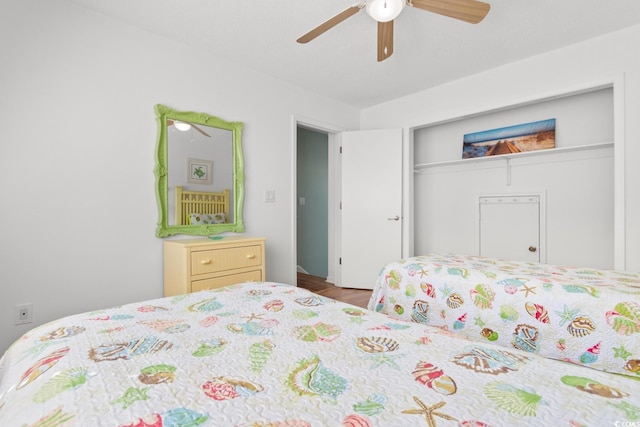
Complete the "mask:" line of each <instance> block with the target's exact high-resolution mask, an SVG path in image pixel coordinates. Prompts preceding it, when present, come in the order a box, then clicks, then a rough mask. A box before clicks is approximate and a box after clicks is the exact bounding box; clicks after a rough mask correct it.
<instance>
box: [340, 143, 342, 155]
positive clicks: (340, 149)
mask: <svg viewBox="0 0 640 427" xmlns="http://www.w3.org/2000/svg"><path fill="white" fill-rule="evenodd" d="M340 154H342V145H341V146H340Z"/></svg>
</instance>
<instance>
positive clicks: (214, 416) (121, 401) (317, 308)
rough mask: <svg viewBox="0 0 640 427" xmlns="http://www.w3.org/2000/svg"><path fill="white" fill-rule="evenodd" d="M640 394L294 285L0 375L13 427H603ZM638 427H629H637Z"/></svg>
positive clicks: (25, 344) (54, 341)
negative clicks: (526, 426)
mask: <svg viewBox="0 0 640 427" xmlns="http://www.w3.org/2000/svg"><path fill="white" fill-rule="evenodd" d="M638 396H640V381H637V380H635V379H633V378H630V377H628V376H622V375H613V374H609V373H606V372H602V371H598V370H593V369H589V368H587V367H584V366H579V365H575V364H569V363H565V362H560V361H556V360H551V359H548V358H543V357H540V356H538V355H535V354H531V353H527V352H523V351H521V350H518V349H506V348H504V347H501V346H496V345H495V344H493V343H490V342H486V343H485V342H483V343H480V342H474V341H469V340H467V339H464V338H462V337H460V336H459V335H457V334H452V333H450V332H448V331H445V330H443V329H441V328H436V327H430V326H425V325H423V324H420V323H415V322H404V321H401V320H395V319H392V318H390V317H389V316H386V315H384V314H382V313H376V312H373V311H370V310H366V309H362V308H358V307H355V306H352V305H349V304H345V303H341V302H337V301H334V300H331V299H328V298H325V297H322V296H318V295H316V294H313V293H311V292H309V291H306V290H304V289H300V288H296V287H293V286H289V285H284V284H280V283H270V282H266V283H243V284H239V285H232V286H229V287H225V288H220V289H216V290H212V291H202V292H198V293H193V294H187V295H180V296H174V297H166V298H162V299H156V300H150V301H145V302H140V303H133V304H127V305H123V306H120V307H114V308H110V309H105V310H100V311H95V312H90V313H83V314H78V315H73V316H69V317H65V318H62V319H59V320H56V321H53V322H50V323H48V324H45V325H42V326H40V327H37V328H35V329H33V330H32V331H30V332H28V333H27V334H26V335H24V336H23V337H22V338H20V339H18V340H17V341H16V342H15V343H14V344H13V345H12V346H11V347H10V348H9V349H8V350H7V352H6V353H5V354H4V356H3V357H2V359H0V425H2V426H6V427H9V426H47V427H53V426H67V425H69V426H71V425H75V426H136V427H143V426H164V427H177V426H200V425H202V426H241V427H248V426H262V427H266V426H270V427H285V426H288V427H309V426H349V427H356V426H358V427H366V426H393V427H399V426H412V427H415V426H429V427H435V426H440V427H446V426H456V425H457V426H465V427H472V426H475V427H487V426H494V427H495V426H514V425H518V426H524V425H532V426H542V425H554V426H603V425H615V424H614V422H616V421H619V422H631V421H633V420H638V419H639V417H640V402H639V400H638ZM625 425H630V424H625Z"/></svg>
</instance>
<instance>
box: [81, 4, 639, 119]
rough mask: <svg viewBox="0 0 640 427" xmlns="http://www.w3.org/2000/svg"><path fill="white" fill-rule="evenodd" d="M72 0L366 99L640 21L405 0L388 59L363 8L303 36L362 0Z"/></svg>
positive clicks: (628, 14)
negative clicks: (443, 10)
mask: <svg viewBox="0 0 640 427" xmlns="http://www.w3.org/2000/svg"><path fill="white" fill-rule="evenodd" d="M71 1H72V2H74V3H76V4H79V5H82V6H84V7H86V8H89V9H91V10H94V11H96V12H99V13H102V14H105V15H108V16H112V17H115V18H117V19H120V20H123V21H126V22H128V23H130V24H131V25H134V26H136V27H139V28H142V29H145V30H148V31H150V32H153V33H156V34H160V35H162V36H165V37H168V38H170V39H174V40H177V41H180V42H183V43H185V44H188V45H191V46H194V47H196V48H198V49H200V50H201V51H202V52H203V54H207V53H208V54H211V55H216V56H221V57H226V58H228V59H229V60H231V61H233V62H236V63H239V64H243V65H245V66H248V67H251V68H253V69H256V70H258V71H260V72H263V73H266V74H269V75H271V76H274V77H276V78H278V79H282V80H285V81H288V82H290V83H291V84H293V85H296V86H300V87H302V88H306V89H308V90H311V91H314V92H317V93H320V94H324V95H326V96H329V97H331V98H335V99H338V100H341V101H343V102H345V103H347V104H349V105H353V106H355V107H359V108H365V107H368V106H371V105H375V104H379V103H381V102H384V101H387V100H390V99H394V98H398V97H401V96H404V95H408V94H410V93H413V92H416V91H419V90H423V89H428V88H430V87H433V86H437V85H440V84H443V83H445V82H448V81H451V80H456V79H459V78H461V77H464V76H468V75H471V74H475V73H478V72H481V71H483V70H488V69H491V68H494V67H497V66H499V65H501V64H505V63H509V62H513V61H517V60H519V59H522V58H526V57H529V56H533V55H536V54H539V53H542V52H546V51H549V50H554V49H557V48H560V47H562V46H567V45H570V44H573V43H576V42H579V41H581V40H585V39H589V38H593V37H597V36H599V35H601V34H605V33H608V32H612V31H616V30H619V29H622V28H625V27H628V26H632V25H635V24H639V23H640V1H639V0H536V1H534V0H487V1H488V2H489V3H490V4H491V10H490V11H489V14H488V15H487V17H486V18H485V19H484V20H483V21H482V22H480V23H479V24H476V25H473V24H468V23H466V22H462V21H458V20H455V19H451V18H447V17H443V16H439V15H435V14H432V13H429V12H426V11H423V10H420V9H417V8H413V7H406V8H405V9H404V10H403V11H402V13H401V14H400V16H399V17H398V18H397V19H396V20H395V22H394V27H395V31H394V36H395V43H394V54H393V55H392V56H391V57H390V58H389V59H387V60H386V61H383V62H380V63H379V62H377V60H376V40H377V33H376V32H377V26H376V22H375V21H373V19H371V18H370V17H369V16H368V15H367V14H366V12H365V11H364V10H362V11H360V12H359V13H358V14H356V15H355V16H352V17H351V18H349V19H347V20H346V21H344V22H342V23H341V24H339V25H337V26H336V27H334V28H333V29H331V30H329V31H328V32H326V33H324V34H322V35H321V36H319V37H318V38H316V39H315V40H313V41H311V42H310V43H308V44H298V43H296V39H297V38H298V37H299V36H301V35H302V34H304V33H306V32H307V31H309V30H311V29H312V28H314V27H316V26H317V25H319V24H321V23H322V22H324V21H326V20H327V19H329V18H331V17H332V16H334V15H336V14H338V13H339V12H341V11H342V10H344V9H346V8H348V7H350V6H353V5H354V4H357V3H358V0H270V1H268V0H134V1H132V0H71ZM629 54H630V55H637V54H638V52H629ZM550 66H553V64H550Z"/></svg>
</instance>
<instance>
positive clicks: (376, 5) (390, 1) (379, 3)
mask: <svg viewBox="0 0 640 427" xmlns="http://www.w3.org/2000/svg"><path fill="white" fill-rule="evenodd" d="M404 4H405V0H367V4H366V6H365V9H366V11H367V14H368V15H369V16H370V17H372V18H373V19H375V20H376V21H378V22H389V21H393V20H394V19H396V18H397V17H398V15H400V12H402V9H403V8H404Z"/></svg>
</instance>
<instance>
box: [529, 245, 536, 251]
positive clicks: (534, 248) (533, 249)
mask: <svg viewBox="0 0 640 427" xmlns="http://www.w3.org/2000/svg"><path fill="white" fill-rule="evenodd" d="M537 250H538V248H536V247H535V246H529V252H535V251H537Z"/></svg>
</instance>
